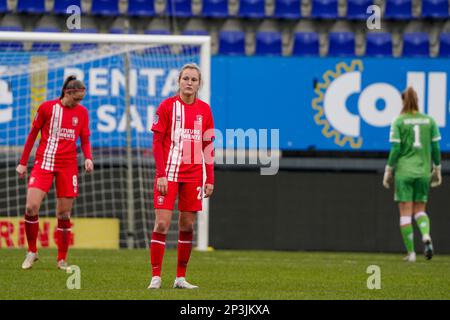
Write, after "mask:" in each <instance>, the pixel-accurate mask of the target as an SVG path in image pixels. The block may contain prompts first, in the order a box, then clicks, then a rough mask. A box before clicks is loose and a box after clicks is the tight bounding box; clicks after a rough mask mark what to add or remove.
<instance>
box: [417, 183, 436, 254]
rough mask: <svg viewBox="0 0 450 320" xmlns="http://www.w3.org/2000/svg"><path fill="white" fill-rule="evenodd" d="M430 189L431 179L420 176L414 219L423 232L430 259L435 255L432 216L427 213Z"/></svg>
mask: <svg viewBox="0 0 450 320" xmlns="http://www.w3.org/2000/svg"><path fill="white" fill-rule="evenodd" d="M429 191H430V179H429V178H420V179H417V180H416V184H415V199H414V208H413V212H414V219H415V220H416V224H417V227H418V228H419V230H420V233H421V234H422V242H423V244H424V254H425V258H426V259H428V260H430V259H431V258H432V257H433V244H432V242H431V236H430V218H429V217H428V214H427V213H426V204H427V201H428V193H429Z"/></svg>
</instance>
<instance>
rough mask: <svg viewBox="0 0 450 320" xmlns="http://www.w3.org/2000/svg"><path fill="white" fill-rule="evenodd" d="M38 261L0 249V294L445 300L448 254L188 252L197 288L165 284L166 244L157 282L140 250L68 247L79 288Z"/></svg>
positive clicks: (449, 281)
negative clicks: (376, 275) (27, 266)
mask: <svg viewBox="0 0 450 320" xmlns="http://www.w3.org/2000/svg"><path fill="white" fill-rule="evenodd" d="M39 255H40V261H38V262H36V263H35V265H34V266H33V268H32V269H31V270H22V269H21V263H22V261H23V259H24V257H25V251H24V250H16V249H13V250H5V249H1V250H0V288H1V290H0V300H4V299H13V300H15V299H27V300H28V299H63V300H64V299H70V300H76V299H95V300H97V299H148V300H158V299H163V300H181V299H189V300H212V299H214V300H241V299H248V300H259V299H264V300H301V299H450V290H448V289H449V288H450V275H449V273H448V270H450V256H448V255H447V256H443V255H437V256H435V257H434V258H433V259H432V260H431V261H425V259H424V258H423V256H419V255H418V259H417V262H416V263H407V262H404V261H402V255H401V254H371V253H329V252H274V251H231V250H215V251H210V252H198V251H193V253H192V256H191V260H190V263H189V267H188V273H187V279H188V280H189V281H190V282H192V283H194V284H196V285H198V286H199V287H200V288H199V289H198V290H177V289H172V284H173V280H174V277H175V270H176V250H166V255H165V259H164V265H163V273H162V279H163V285H162V286H163V287H162V289H160V290H148V289H147V286H148V284H149V279H150V264H149V260H150V259H149V254H148V250H76V249H72V250H70V252H69V263H70V264H73V265H77V266H79V267H80V270H81V289H79V290H77V289H72V290H69V289H67V287H66V282H67V279H68V278H69V277H70V276H71V274H67V273H65V272H64V271H62V270H58V269H56V250H49V249H47V250H42V249H41V250H40V251H39ZM370 265H377V266H379V267H380V270H381V289H378V290H377V289H373V290H369V289H368V288H367V279H368V278H369V277H370V276H371V274H369V273H367V268H368V266H370Z"/></svg>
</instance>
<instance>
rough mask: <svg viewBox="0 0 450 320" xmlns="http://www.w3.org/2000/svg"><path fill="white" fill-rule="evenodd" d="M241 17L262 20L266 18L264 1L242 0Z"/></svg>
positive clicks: (239, 14)
mask: <svg viewBox="0 0 450 320" xmlns="http://www.w3.org/2000/svg"><path fill="white" fill-rule="evenodd" d="M238 16H239V17H242V18H254V19H260V18H264V17H265V16H266V13H265V3H264V0H240V2H239V13H238Z"/></svg>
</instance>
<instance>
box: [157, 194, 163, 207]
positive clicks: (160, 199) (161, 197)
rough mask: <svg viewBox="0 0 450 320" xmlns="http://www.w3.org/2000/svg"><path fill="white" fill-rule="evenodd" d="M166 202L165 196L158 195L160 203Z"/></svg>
mask: <svg viewBox="0 0 450 320" xmlns="http://www.w3.org/2000/svg"><path fill="white" fill-rule="evenodd" d="M163 203H164V196H158V205H160V206H161V205H163Z"/></svg>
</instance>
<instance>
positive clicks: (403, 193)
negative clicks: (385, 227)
mask: <svg viewBox="0 0 450 320" xmlns="http://www.w3.org/2000/svg"><path fill="white" fill-rule="evenodd" d="M430 181H431V177H420V178H408V177H397V176H396V177H395V196H394V200H395V201H399V202H410V201H413V202H427V201H428V193H429V191H430Z"/></svg>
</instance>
